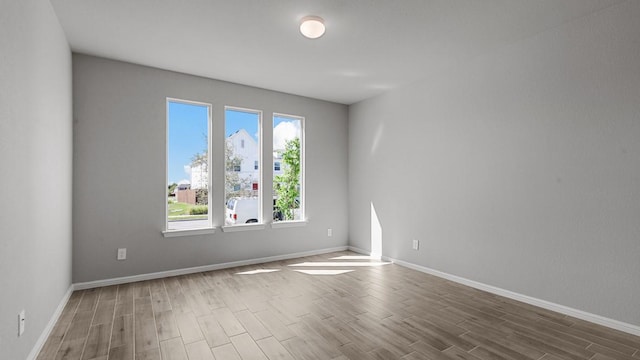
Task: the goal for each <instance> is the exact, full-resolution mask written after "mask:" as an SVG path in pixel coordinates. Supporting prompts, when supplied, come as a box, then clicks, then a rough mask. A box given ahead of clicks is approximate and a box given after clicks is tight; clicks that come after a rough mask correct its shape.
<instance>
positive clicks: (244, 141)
mask: <svg viewBox="0 0 640 360" xmlns="http://www.w3.org/2000/svg"><path fill="white" fill-rule="evenodd" d="M224 116H225V123H224V124H225V169H226V172H225V179H224V181H225V202H226V203H227V208H226V213H225V226H233V225H240V224H247V223H257V222H262V211H261V209H262V206H261V204H262V199H261V192H260V186H259V184H260V182H261V180H262V174H261V172H260V170H259V168H260V161H261V160H260V159H261V153H262V151H261V144H260V134H261V131H262V128H261V123H262V113H261V112H260V111H257V110H248V109H240V108H232V107H227V108H225V115H224ZM251 164H253V167H252V166H251ZM230 201H233V206H232V207H231V208H230V207H229V205H228V204H229V202H230Z"/></svg>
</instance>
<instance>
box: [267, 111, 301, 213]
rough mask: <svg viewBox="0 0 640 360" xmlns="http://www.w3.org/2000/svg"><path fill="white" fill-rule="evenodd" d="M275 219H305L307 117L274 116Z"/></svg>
mask: <svg viewBox="0 0 640 360" xmlns="http://www.w3.org/2000/svg"><path fill="white" fill-rule="evenodd" d="M273 170H274V171H273V194H274V206H273V221H274V222H277V221H292V220H304V118H303V117H299V116H291V115H280V114H274V116H273Z"/></svg>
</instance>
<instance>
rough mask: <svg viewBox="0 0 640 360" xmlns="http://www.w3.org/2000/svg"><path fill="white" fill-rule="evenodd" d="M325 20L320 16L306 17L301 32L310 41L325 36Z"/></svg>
mask: <svg viewBox="0 0 640 360" xmlns="http://www.w3.org/2000/svg"><path fill="white" fill-rule="evenodd" d="M324 30H325V28H324V20H323V19H322V18H321V17H319V16H305V17H303V18H302V20H301V21H300V32H301V33H302V35H304V36H305V37H307V38H309V39H317V38H319V37H320V36H322V35H324Z"/></svg>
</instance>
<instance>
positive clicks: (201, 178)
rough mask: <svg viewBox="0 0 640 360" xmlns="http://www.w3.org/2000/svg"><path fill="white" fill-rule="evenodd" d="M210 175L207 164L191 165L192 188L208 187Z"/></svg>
mask: <svg viewBox="0 0 640 360" xmlns="http://www.w3.org/2000/svg"><path fill="white" fill-rule="evenodd" d="M208 188H209V177H208V172H207V165H206V164H200V165H197V166H192V167H191V189H193V190H198V189H208Z"/></svg>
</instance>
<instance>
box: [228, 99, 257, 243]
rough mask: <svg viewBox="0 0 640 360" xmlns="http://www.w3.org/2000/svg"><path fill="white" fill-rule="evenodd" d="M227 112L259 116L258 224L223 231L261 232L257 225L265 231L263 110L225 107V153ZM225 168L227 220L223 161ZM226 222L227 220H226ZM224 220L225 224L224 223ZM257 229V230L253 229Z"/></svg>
mask: <svg viewBox="0 0 640 360" xmlns="http://www.w3.org/2000/svg"><path fill="white" fill-rule="evenodd" d="M227 110H232V111H240V112H247V113H253V114H258V161H259V163H258V223H257V224H256V223H254V224H249V225H247V224H237V225H224V226H222V231H223V232H232V231H233V230H229V229H227V228H233V227H238V231H242V230H261V229H260V228H258V226H257V225H262V229H264V223H263V221H264V212H263V210H262V207H263V203H264V196H263V191H262V190H263V188H264V178H263V176H262V169H263V166H262V153H263V152H262V147H263V146H264V145H263V140H264V139H263V136H262V134H263V132H262V123H263V121H262V117H263V116H262V110H255V109H249V108H243V107H238V106H228V105H227V106H225V107H224V114H225V116H224V122H223V124H224V133H223V138H224V141H225V143H224V144H225V147H224V151H227V147H226V141H227V116H226V114H227ZM226 158H227V155H226V154H223V160H224V159H226ZM223 167H224V171H225V172H224V173H223V190H222V192H223V196H222V199H223V202H222V205H221V206H222V218H223V219H225V218H226V216H227V204H226V198H227V192H226V188H227V184H226V183H224V181H225V180H224V178H225V177H226V171H227V164H226V163H224V161H223ZM225 220H226V219H225ZM225 220H223V223H224V221H225ZM246 226H251V227H252V228H250V229H243V227H246ZM253 227H255V229H254V228H253Z"/></svg>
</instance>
